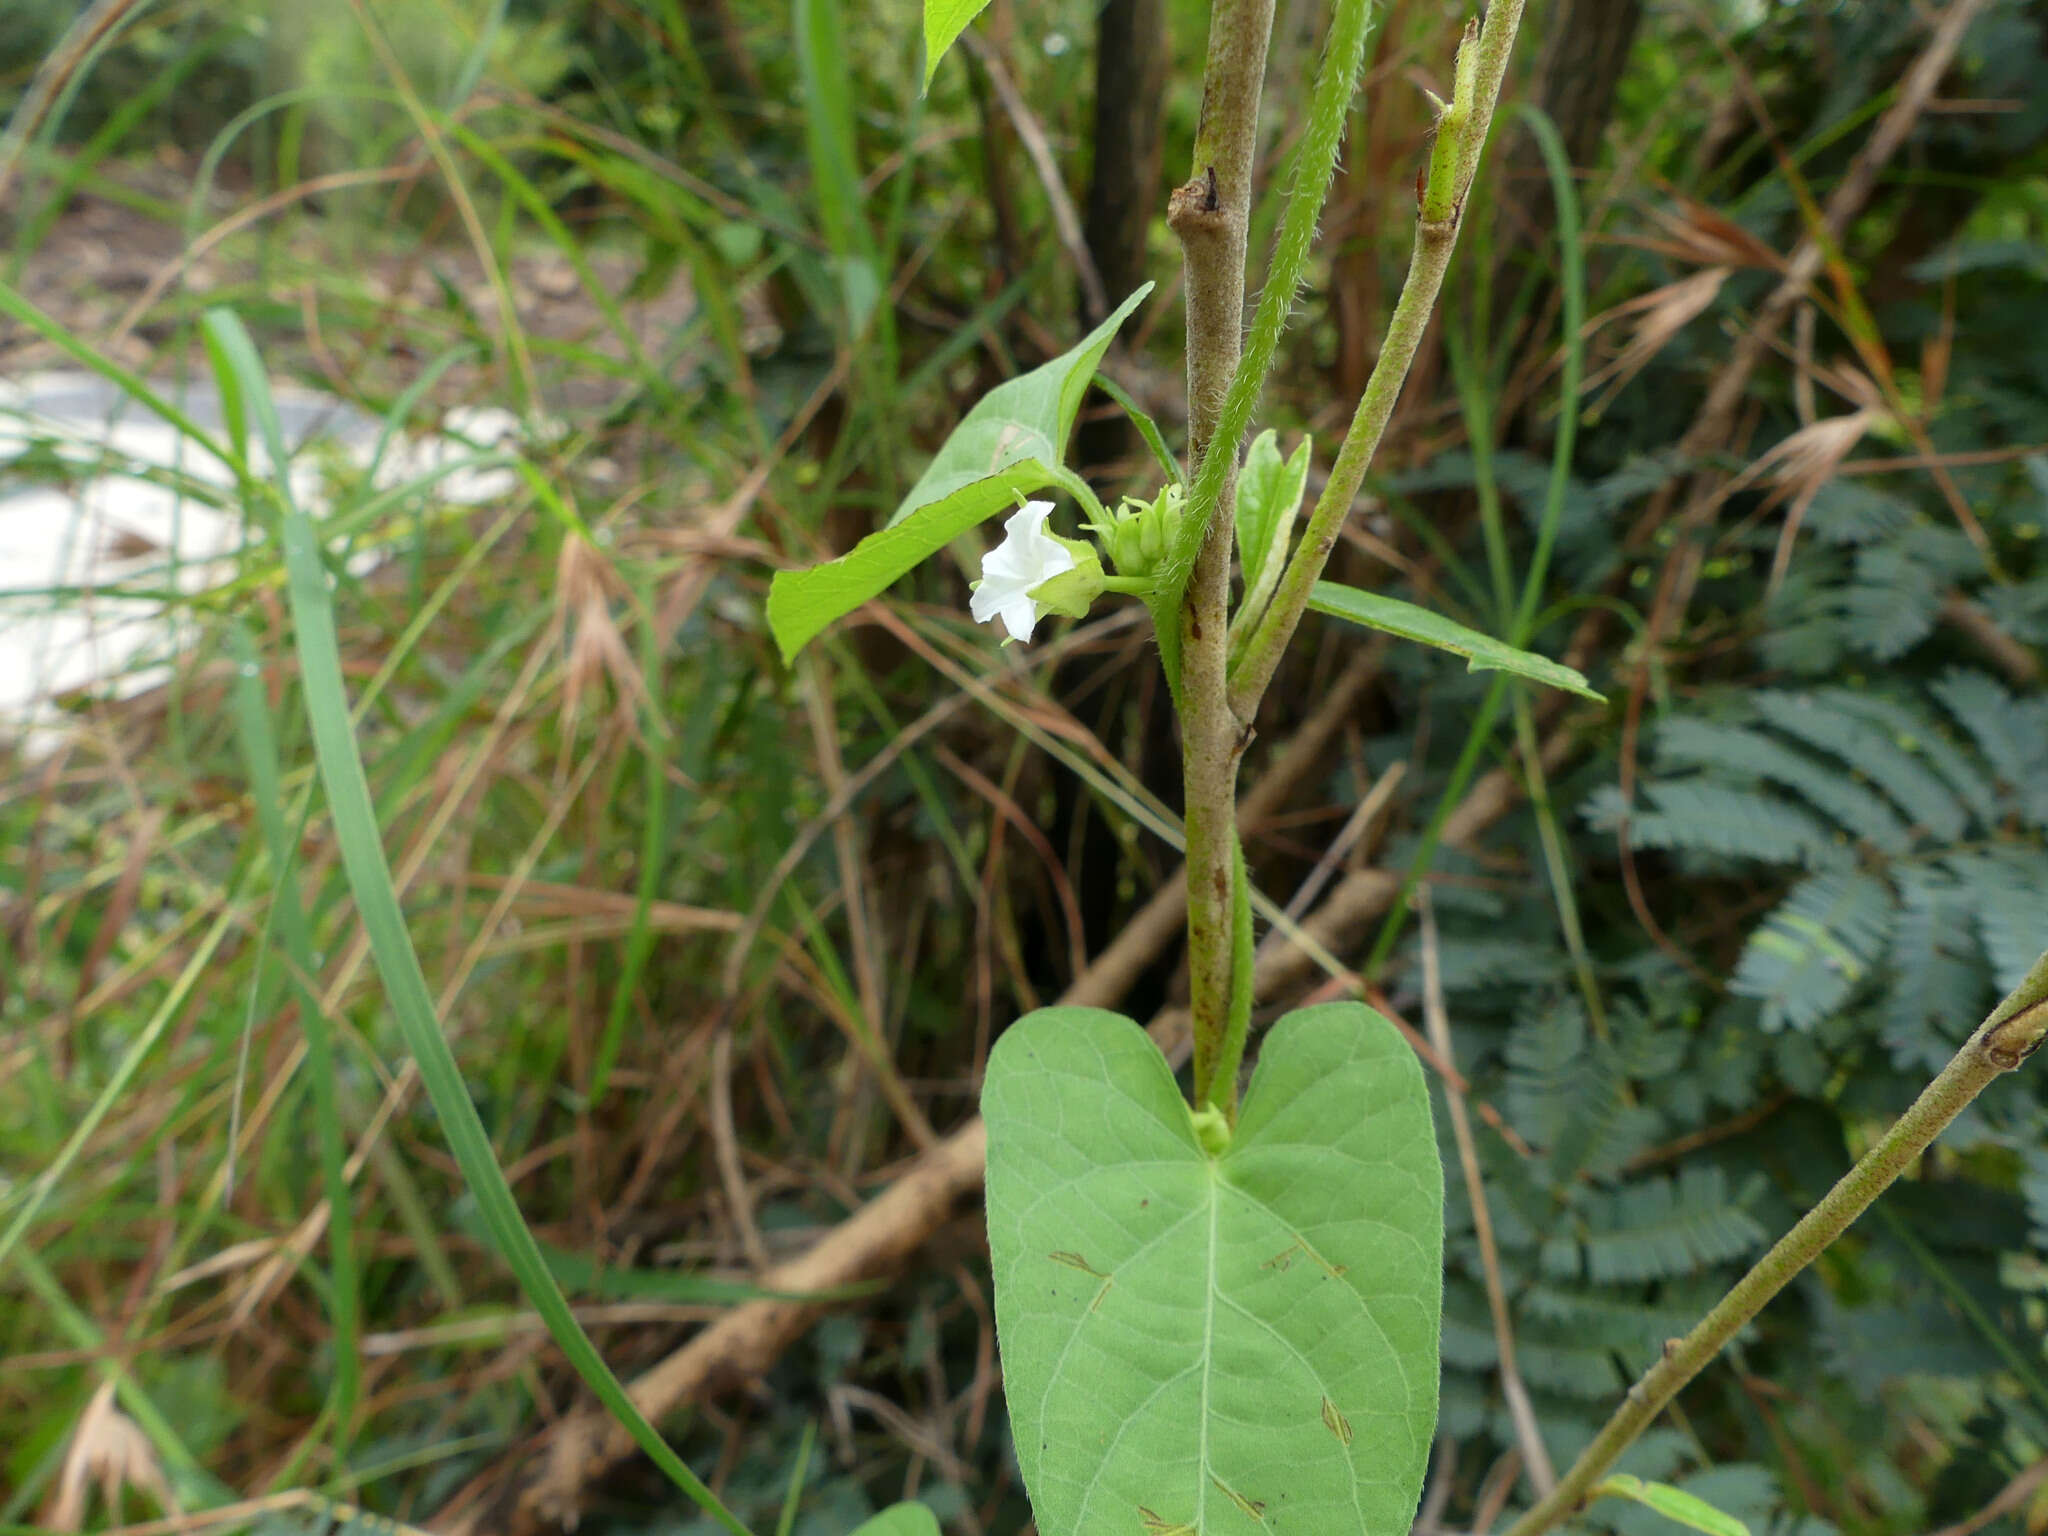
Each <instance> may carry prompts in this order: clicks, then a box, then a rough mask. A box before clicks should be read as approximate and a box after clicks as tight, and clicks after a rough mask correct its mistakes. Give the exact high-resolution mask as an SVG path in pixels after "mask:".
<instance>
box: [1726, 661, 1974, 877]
mask: <svg viewBox="0 0 2048 1536" xmlns="http://www.w3.org/2000/svg"><path fill="white" fill-rule="evenodd" d="M1855 698H1856V695H1855V694H1853V693H1851V692H1850V691H1849V690H1848V689H1846V688H1827V689H1821V690H1819V691H1817V692H1814V693H1775V692H1771V693H1758V694H1756V695H1754V696H1753V698H1752V700H1751V703H1752V706H1753V707H1754V708H1755V710H1756V712H1757V713H1758V714H1759V715H1761V716H1762V717H1763V718H1764V719H1765V720H1767V721H1769V722H1770V724H1771V725H1772V726H1774V727H1775V728H1776V729H1778V730H1780V731H1783V732H1784V733H1785V734H1786V735H1787V736H1792V737H1796V738H1797V739H1798V740H1800V741H1802V742H1804V743H1806V745H1808V746H1810V747H1816V748H1818V749H1819V750H1821V751H1822V752H1826V753H1829V754H1831V755H1832V756H1833V757H1834V758H1836V759H1837V760H1838V761H1839V762H1840V763H1841V764H1843V765H1844V766H1846V767H1848V768H1850V769H1852V770H1853V771H1855V772H1856V773H1857V774H1859V775H1861V776H1862V777H1864V778H1866V779H1868V780H1869V781H1870V782H1871V783H1873V784H1875V785H1876V786H1877V787H1878V788H1879V789H1880V790H1882V791H1883V792H1884V793H1885V794H1886V795H1888V796H1889V797H1890V798H1891V801H1892V803H1893V804H1895V805H1897V806H1898V807H1899V809H1900V810H1902V811H1904V812H1905V813H1906V815H1907V817H1908V818H1909V819H1910V820H1912V821H1913V822H1915V823H1917V824H1918V825H1919V826H1921V827H1924V828H1926V830H1927V832H1928V834H1929V835H1930V836H1933V837H1936V838H1939V839H1941V840H1943V841H1945V842H1953V841H1954V840H1955V839H1956V838H1959V837H1961V836H1962V835H1963V829H1964V827H1965V826H1966V824H1967V818H1966V817H1965V815H1964V813H1963V807H1961V806H1960V805H1958V804H1957V803H1956V797H1955V795H1954V793H1953V792H1952V791H1951V790H1950V788H1949V786H1948V785H1947V784H1945V783H1943V782H1942V780H1941V779H1940V778H1938V777H1937V776H1936V775H1935V774H1934V773H1933V772H1932V771H1930V770H1929V769H1928V768H1927V767H1926V766H1925V765H1924V764H1922V763H1921V762H1920V761H1919V760H1918V759H1916V758H1915V757H1914V756H1913V754H1912V751H1911V749H1910V748H1909V747H1908V746H1906V745H1904V744H1903V743H1902V742H1901V741H1900V739H1899V736H1898V734H1897V733H1896V732H1894V731H1888V730H1883V729H1880V728H1879V727H1877V726H1876V725H1874V724H1872V723H1871V722H1870V721H1869V720H1867V719H1864V718H1863V717H1861V716H1860V715H1859V714H1858V713H1857V712H1856V711H1855V710H1854V709H1853V708H1845V707H1844V705H1845V704H1847V703H1849V702H1850V701H1853V700H1854V699H1855ZM1930 734H1931V733H1930ZM1843 825H1845V826H1846V825H1848V823H1847V822H1844V823H1843Z"/></svg>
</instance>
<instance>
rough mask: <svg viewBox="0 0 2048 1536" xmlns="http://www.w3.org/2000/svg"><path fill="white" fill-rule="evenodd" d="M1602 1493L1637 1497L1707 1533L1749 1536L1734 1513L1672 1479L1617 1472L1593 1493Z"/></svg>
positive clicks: (1681, 1522) (1668, 1515) (1613, 1496)
mask: <svg viewBox="0 0 2048 1536" xmlns="http://www.w3.org/2000/svg"><path fill="white" fill-rule="evenodd" d="M1603 1494H1604V1495H1606V1496H1607V1497H1608V1498H1617V1499H1634V1500H1635V1501H1636V1502H1637V1503H1638V1504H1645V1505H1648V1506H1649V1507H1650V1508H1651V1509H1654V1510H1655V1511H1657V1513H1658V1514H1660V1515H1662V1516H1664V1518H1665V1519H1667V1520H1676V1521H1677V1522H1678V1523H1679V1524H1680V1525H1689V1526H1691V1527H1692V1528H1693V1529H1694V1530H1696V1531H1705V1532H1706V1533H1707V1536H1749V1527H1748V1526H1747V1525H1745V1524H1743V1523H1742V1522H1741V1521H1740V1520H1738V1519H1736V1518H1735V1517H1734V1516H1733V1515H1730V1514H1726V1513H1724V1512H1723V1511H1721V1510H1718V1509H1716V1508H1714V1506H1713V1505H1711V1504H1709V1503H1708V1502H1707V1501H1706V1500H1705V1499H1703V1498H1701V1497H1699V1495H1697V1494H1692V1493H1687V1492H1686V1491H1685V1490H1684V1489H1683V1488H1674V1487H1672V1486H1671V1485H1670V1484H1669V1483H1652V1482H1646V1481H1644V1480H1643V1479H1642V1478H1640V1477H1631V1476H1630V1475H1629V1474H1628V1473H1626V1472H1616V1473H1614V1474H1613V1475H1612V1476H1610V1477H1606V1478H1603V1479H1602V1480H1601V1481H1600V1482H1599V1483H1598V1484H1597V1485H1595V1487H1594V1489H1593V1496H1594V1497H1595V1498H1598V1497H1600V1496H1601V1495H1603Z"/></svg>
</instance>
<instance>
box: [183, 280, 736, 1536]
mask: <svg viewBox="0 0 2048 1536" xmlns="http://www.w3.org/2000/svg"><path fill="white" fill-rule="evenodd" d="M204 323H205V325H206V326H207V328H208V329H209V330H210V331H212V332H213V333H214V334H215V336H216V338H217V339H218V342H219V347H220V352H221V354H222V355H223V356H224V357H225V358H226V359H227V360H228V362H229V364H230V366H232V367H234V368H235V370H236V372H237V373H238V375H239V376H240V383H241V387H242V392H243V394H244V397H245V398H246V399H247V400H248V402H249V404H250V408H251V413H252V415H253V416H254V417H255V419H256V421H257V423H258V424H259V425H260V426H261V427H262V429H263V432H264V434H265V436H266V438H267V439H270V440H271V443H272V455H273V460H274V461H276V462H279V463H281V462H282V434H281V433H280V432H279V430H278V424H277V416H276V412H275V410H274V409H273V408H272V406H271V402H270V396H269V389H268V384H267V381H266V379H265V377H264V373H263V366H262V363H261V361H260V359H259V358H258V356H257V353H256V347H255V344H254V342H252V341H251V340H250V338H249V334H248V332H247V331H246V330H244V329H243V328H242V324H241V321H240V320H239V319H237V318H236V317H235V316H234V315H233V314H232V313H230V312H227V311H224V310H213V311H210V312H209V313H208V314H207V316H206V319H205V322H204ZM276 495H277V499H278V502H279V509H278V510H279V512H280V514H281V518H282V522H283V541H282V542H283V547H284V557H285V569H286V578H287V591H288V593H289V595H290V599H291V608H292V620H293V632H294V637H295V642H296V646H297V650H298V659H299V670H300V676H301V680H302V686H303V687H304V690H305V700H306V713H307V716H308V720H309V723H310V724H311V727H312V731H313V745H314V751H315V755H316V756H317V758H318V760H319V764H320V779H321V783H322V785H323V786H324V788H325V789H326V792H327V804H328V810H329V813H330V814H331V815H332V817H333V819H334V832H335V837H336V840H337V841H338V842H339V844H340V846H341V855H342V864H343V867H344V868H345V869H346V871H347V873H348V881H349V888H350V890H351V891H352V892H353V893H354V896H355V901H356V910H357V912H358V913H359V914H360V915H361V918H362V922H363V927H364V930H365V931H366V933H367V934H368V936H369V940H370V947H371V951H372V953H373V955H374V956H375V959H376V963H377V971H378V974H379V975H380V976H381V977H382V978H383V980H384V988H385V992H386V995H387V997H388V999H389V1001H390V1004H391V1009H392V1013H393V1015H394V1016H395V1017H396V1019H397V1021H398V1025H399V1029H400V1030H401V1032H402V1033H403V1034H404V1036H405V1041H406V1045H407V1047H408V1049H409V1050H410V1051H411V1052H412V1055H413V1058H414V1059H415V1060H416V1061H417V1062H418V1064H419V1069H420V1081H421V1083H422V1085H423V1086H424V1087H425V1088H426V1090H427V1097H428V1098H429V1100H431V1101H432V1103H433V1106H434V1113H435V1115H436V1116H437V1117H438V1118H439V1120H440V1122H441V1128H442V1131H443V1133H444V1134H445V1135H446V1136H447V1138H448V1146H449V1150H450V1151H451V1152H453V1153H454V1155H455V1160H456V1162H457V1163H458V1164H459V1165H460V1166H461V1168H462V1174H463V1178H464V1179H465V1180H466V1181H467V1182H468V1184H469V1188H470V1192H471V1194H472V1195H474V1197H475V1199H476V1203H477V1209H478V1211H479V1212H480V1213H481V1215H482V1218H483V1220H484V1222H485V1224H486V1226H487V1227H488V1228H489V1229H490V1232H491V1236H492V1238H493V1240H494V1242H495V1243H496V1245H497V1247H498V1249H499V1251H500V1252H501V1253H503V1254H504V1255H505V1259H506V1262H507V1263H508V1264H510V1265H511V1267H512V1272H513V1274H514V1275H515V1276H516V1277H517V1278H518V1281H519V1285H520V1288H521V1289H522V1290H523V1291H525V1293H526V1296H527V1299H528V1300H529V1301H530V1302H532V1304H533V1308H534V1310H535V1311H536V1312H538V1313H539V1314H540V1316H541V1319H542V1321H543V1322H545V1323H546V1324H547V1329H548V1332H549V1333H550V1334H552V1335H553V1336H554V1339H555V1342H556V1343H557V1344H559V1345H560V1346H561V1348H562V1353H563V1354H565V1355H567V1356H568V1357H569V1362H570V1364H572V1365H573V1366H575V1368H576V1371H577V1374H578V1375H580V1376H581V1377H582V1378H583V1379H584V1381H585V1382H587V1383H588V1384H589V1386H590V1388H591V1390H592V1391H593V1392H595V1393H596V1394H597V1396H598V1398H599V1400H600V1401H602V1402H603V1403H604V1405H605V1407H606V1409H607V1410H608V1411H609V1412H611V1414H612V1415H613V1416H614V1417H616V1418H617V1419H618V1420H619V1422H620V1423H621V1424H623V1425H624V1426H625V1427H626V1430H627V1432H628V1433H629V1434H631V1435H632V1437H633V1439H634V1441H635V1442H636V1443H637V1444H638V1445H639V1446H640V1448H641V1449H642V1450H644V1451H645V1452H646V1453H647V1455H648V1456H649V1457H650V1458H651V1459H652V1460H653V1461H654V1463H655V1465H657V1466H658V1467H660V1468H661V1470H662V1471H663V1472H665V1473H666V1474H667V1475H668V1476H669V1477H670V1479H672V1480H673V1481H674V1482H675V1484H676V1485H677V1486H678V1487H679V1488H681V1489H682V1490H683V1491H684V1492H685V1493H686V1494H688V1495H689V1496H690V1498H691V1499H692V1500H693V1501H694V1502H695V1503H696V1504H697V1506H698V1507H699V1508H700V1509H702V1510H704V1511H705V1513H707V1514H708V1515H710V1516H711V1517H712V1518H713V1519H714V1520H716V1521H717V1522H718V1524H719V1525H721V1526H722V1527H724V1528H725V1529H726V1530H728V1531H731V1532H733V1533H734V1536H750V1533H749V1532H748V1530H747V1528H746V1526H745V1525H743V1524H742V1523H741V1522H740V1520H739V1518H738V1517H737V1516H736V1515H734V1514H733V1513H732V1511H731V1510H729V1509H727V1508H726V1507H725V1505H724V1504H723V1503H722V1502H721V1501H720V1500H719V1498H718V1496H717V1495H716V1494H714V1493H713V1492H712V1491H711V1490H710V1488H708V1487H707V1486H705V1484H704V1482H703V1481H702V1480H701V1479H700V1478H699V1477H698V1476H697V1475H696V1474H695V1473H694V1472H692V1471H691V1470H690V1469H689V1468H688V1467H687V1466H686V1465H684V1463H683V1461H682V1459H681V1458H680V1457H679V1456H677V1455H676V1453H675V1452H674V1451H673V1450H671V1449H670V1448H669V1445H668V1442H667V1441H665V1440H663V1439H662V1437H661V1434H660V1432H659V1431H657V1430H656V1429H655V1428H654V1426H653V1425H652V1424H650V1423H648V1422H647V1419H646V1417H645V1416H644V1415H643V1414H641V1412H640V1410H639V1409H638V1408H636V1407H635V1406H634V1405H633V1400H632V1399H631V1398H630V1397H629V1396H627V1394H626V1389H625V1388H624V1386H622V1385H621V1384H620V1382H619V1380H618V1378H617V1377H616V1376H614V1375H613V1374H612V1372H611V1368H610V1367H609V1366H607V1365H606V1364H605V1363H604V1358H603V1357H602V1356H601V1355H600V1354H599V1353H598V1352H597V1347H596V1346H595V1345H594V1344H592V1343H591V1341H590V1337H589V1335H588V1334H586V1333H585V1332H584V1331H583V1329H582V1326H581V1325H580V1324H578V1323H577V1321H576V1319H575V1317H574V1316H573V1315H572V1313H571V1312H570V1310H569V1303H568V1301H567V1299H566V1298H565V1297H564V1296H563V1295H562V1290H561V1287H560V1286H558V1285H557V1284H556V1283H555V1278H554V1275H553V1274H552V1273H551V1272H550V1271H549V1269H548V1265H547V1260H546V1258H545V1257H544V1256H543V1254H542V1253H541V1249H540V1245H539V1243H538V1242H537V1241H536V1240H535V1239H534V1235H533V1232H532V1229H530V1228H529V1227H528V1226H527V1225H526V1221H525V1218H524V1217H522V1216H521V1215H520V1213H519V1204H518V1202H517V1200H515V1199H514V1198H513V1195H512V1189H511V1186H510V1185H509V1184H507V1183H506V1181H505V1175H504V1172H503V1170H502V1169H500V1168H499V1167H498V1163H497V1158H496V1156H495V1155H494V1153H493V1152H492V1150H491V1140H490V1136H489V1134H488V1133H487V1132H486V1131H485V1129H484V1124H483V1119H482V1117H481V1116H479V1115H478V1114H477V1110H476V1105H475V1104H474V1103H473V1102H472V1101H471V1099H470V1097H469V1090H468V1088H467V1086H466V1085H465V1084H464V1082H463V1079H462V1069H461V1068H460V1067H459V1066H458V1065H457V1064H456V1060H455V1053H454V1052H453V1051H452V1050H450V1049H449V1046H448V1041H447V1038H446V1037H445V1036H444V1035H443V1034H442V1033H441V1025H440V1020H439V1019H438V1018H437V1017H436V1016H435V1012H434V1003H433V998H432V995H431V994H430V993H429V992H428V989H427V979H426V976H425V974H424V972H423V971H422V970H421V969H420V962H419V956H418V954H417V953H416V952H415V950H414V949H413V944H412V936H411V934H410V933H408V932H407V931H406V926H405V915H404V913H403V912H402V911H401V910H400V908H399V904H398V894H397V892H396V890H395V889H394V888H393V884H392V878H391V866H390V864H389V862H388V861H387V860H386V858H385V855H384V845H383V841H382V838H381V836H380V833H379V829H378V826H377V818H376V813H375V811H374V810H373V808H372V805H371V801H370V785H369V780H368V778H367V777H366V776H365V774H364V772H363V762H362V757H361V755H360V753H359V752H358V751H357V748H356V739H355V732H354V730H353V728H352V726H351V724H350V721H349V708H348V695H347V692H346V689H345V688H344V686H343V683H342V672H341V648H340V644H339V642H338V640H337V638H336V635H335V628H334V605H333V597H332V595H331V593H330V591H329V587H328V572H327V567H326V564H325V562H324V561H323V560H322V559H321V556H320V548H319V544H318V541H317V537H316V535H315V533H314V529H313V523H312V519H311V518H309V517H308V516H307V515H306V514H305V512H304V511H303V510H301V509H300V508H298V507H297V506H296V505H295V504H294V503H293V502H292V500H291V497H290V487H289V485H288V484H287V483H286V482H285V480H284V479H283V478H282V477H280V479H279V480H278V482H277V486H276Z"/></svg>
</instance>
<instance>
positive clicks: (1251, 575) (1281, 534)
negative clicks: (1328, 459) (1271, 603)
mask: <svg viewBox="0 0 2048 1536" xmlns="http://www.w3.org/2000/svg"><path fill="white" fill-rule="evenodd" d="M1309 451H1310V444H1309V440H1308V439H1307V438H1306V437H1304V438H1303V439H1302V440H1301V446H1300V447H1298V448H1296V449H1295V450H1294V457H1293V458H1291V459H1286V460H1282V459H1281V457H1280V441H1279V437H1278V435H1277V434H1276V433H1274V432H1272V431H1271V430H1268V431H1265V432H1261V433H1260V434H1259V435H1258V436H1257V437H1255V438H1253V439H1252V446H1251V451H1250V452H1249V453H1247V454H1246V455H1245V459H1244V468H1243V469H1241V470H1239V471H1238V474H1237V552H1238V558H1239V559H1241V560H1242V561H1243V562H1244V584H1245V588H1246V590H1247V591H1254V590H1256V589H1257V588H1258V587H1259V586H1260V585H1261V584H1262V583H1263V584H1266V585H1270V582H1268V581H1266V574H1267V572H1268V571H1269V570H1277V569H1278V565H1279V562H1280V561H1281V560H1282V559H1284V557H1285V556H1286V553H1287V539H1288V535H1289V534H1291V533H1292V532H1293V531H1294V519H1295V515H1296V514H1297V513H1299V512H1300V511H1301V498H1302V495H1303V493H1304V492H1306V491H1307V489H1308V461H1309Z"/></svg>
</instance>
